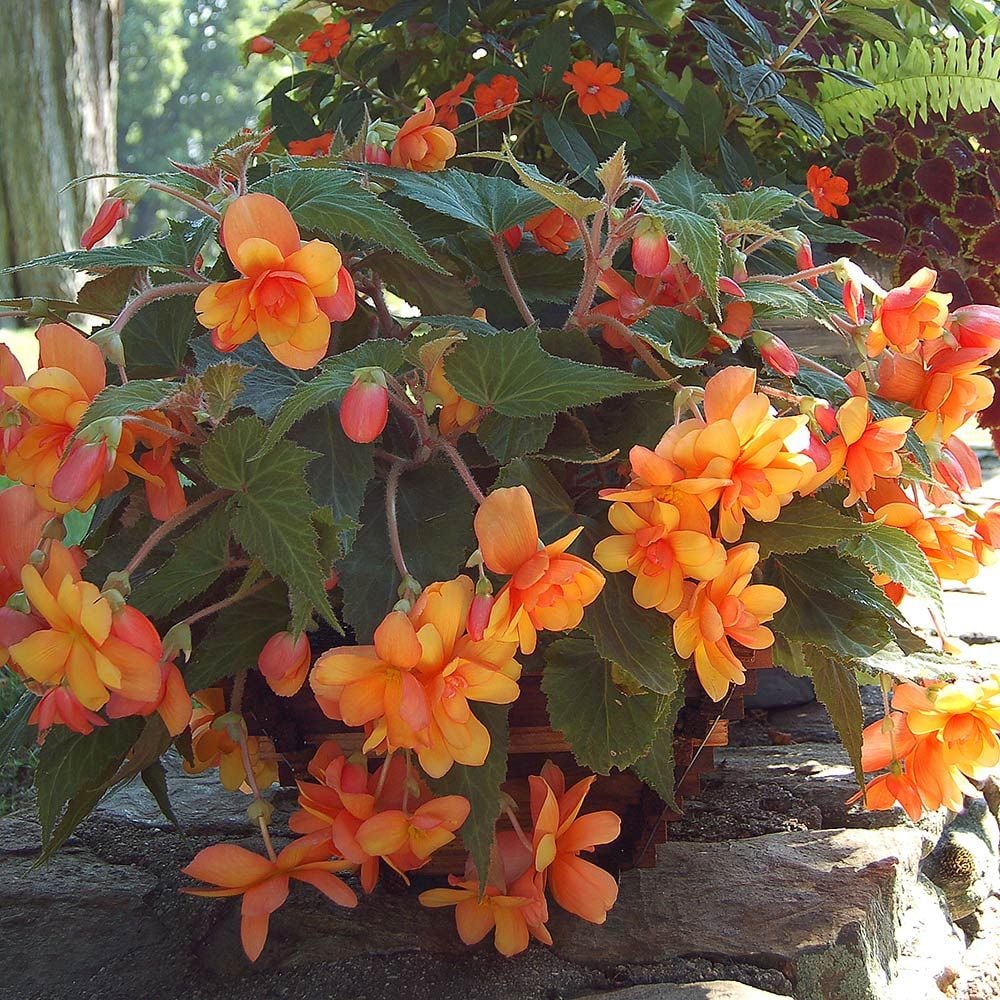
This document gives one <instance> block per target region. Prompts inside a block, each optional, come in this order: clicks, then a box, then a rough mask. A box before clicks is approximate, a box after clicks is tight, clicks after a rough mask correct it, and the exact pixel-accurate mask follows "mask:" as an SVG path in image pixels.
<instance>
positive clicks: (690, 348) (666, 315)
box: [632, 309, 708, 368]
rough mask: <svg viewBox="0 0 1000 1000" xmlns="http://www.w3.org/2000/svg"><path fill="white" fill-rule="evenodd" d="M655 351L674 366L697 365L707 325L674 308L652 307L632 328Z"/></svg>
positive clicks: (700, 361) (701, 362)
mask: <svg viewBox="0 0 1000 1000" xmlns="http://www.w3.org/2000/svg"><path fill="white" fill-rule="evenodd" d="M632 329H633V330H634V331H635V333H637V334H638V335H639V336H640V337H642V339H643V340H645V341H646V343H647V344H649V345H650V347H652V348H653V349H654V350H655V351H656V353H657V354H659V355H660V356H661V357H662V358H664V359H665V360H666V361H668V362H669V363H670V364H672V365H673V366H674V367H675V368H700V367H701V366H702V365H704V364H705V359H704V358H699V357H697V356H696V355H698V354H700V353H701V352H702V351H703V350H704V349H705V348H706V347H707V346H708V328H707V327H706V326H705V324H704V323H702V322H701V321H700V320H696V319H693V318H692V317H691V316H685V315H684V314H683V313H679V312H678V311H677V310H676V309H654V310H653V311H652V312H651V313H650V314H649V315H648V316H646V317H645V318H644V319H641V320H640V321H639V322H638V323H636V324H635V326H634V327H633V328H632Z"/></svg>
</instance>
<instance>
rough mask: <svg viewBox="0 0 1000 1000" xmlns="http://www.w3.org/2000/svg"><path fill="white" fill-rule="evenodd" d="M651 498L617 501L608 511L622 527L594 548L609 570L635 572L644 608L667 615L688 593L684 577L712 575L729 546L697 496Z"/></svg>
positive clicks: (636, 593) (635, 588)
mask: <svg viewBox="0 0 1000 1000" xmlns="http://www.w3.org/2000/svg"><path fill="white" fill-rule="evenodd" d="M685 511H686V512H687V516H686V517H683V516H682V513H681V510H680V509H679V508H678V507H677V506H676V505H675V504H671V503H666V502H664V501H661V500H649V501H647V502H645V503H637V504H634V505H630V504H628V503H622V502H620V501H619V502H617V503H614V504H612V506H611V510H610V511H609V512H608V520H609V521H610V522H611V526H612V527H613V528H614V529H615V531H617V532H618V534H616V535H611V536H610V537H609V538H605V539H602V540H601V541H600V542H598V543H597V546H596V547H595V548H594V559H595V561H596V562H597V563H599V564H600V565H601V566H602V567H603V568H604V569H606V570H607V571H608V572H609V573H620V572H622V570H628V572H629V573H631V574H632V575H633V576H634V577H635V583H634V584H633V585H632V597H633V598H634V599H635V603H636V604H638V605H639V607H641V608H656V610H657V611H662V612H663V613H664V614H670V613H671V612H673V611H676V610H677V608H678V607H679V606H680V604H681V601H682V600H683V598H684V577H686V576H690V577H693V578H694V579H696V580H711V579H712V578H713V577H714V576H717V575H718V574H719V573H720V572H722V568H723V566H725V564H726V550H725V549H724V548H723V547H722V543H721V542H718V541H716V540H715V539H714V538H712V537H711V524H710V522H709V516H708V511H707V510H705V508H704V506H703V505H702V504H701V503H700V502H699V501H698V500H697V499H693V498H692V499H691V500H689V502H688V504H687V505H686V507H685Z"/></svg>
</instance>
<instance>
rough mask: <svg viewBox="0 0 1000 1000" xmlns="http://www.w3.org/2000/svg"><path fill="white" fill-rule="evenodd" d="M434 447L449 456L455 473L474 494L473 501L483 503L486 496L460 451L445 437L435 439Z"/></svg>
mask: <svg viewBox="0 0 1000 1000" xmlns="http://www.w3.org/2000/svg"><path fill="white" fill-rule="evenodd" d="M434 447H435V448H437V449H438V450H439V451H443V452H444V453H445V454H446V455H447V456H448V460H449V461H450V462H451V464H452V465H453V466H454V467H455V471H456V472H457V473H458V474H459V475H460V476H461V477H462V482H463V483H465V486H466V488H467V489H468V491H469V492H470V493H471V494H472V499H473V500H475V501H476V503H482V502H483V501H484V500H485V499H486V494H484V493H483V491H482V490H481V489H480V488H479V483H477V482H476V480H475V478H474V477H473V475H472V470H471V469H470V468H469V467H468V466H467V465H466V464H465V459H464V458H462V456H461V455H460V454H459V451H458V449H457V448H456V447H455V446H454V445H453V444H452V443H451V442H450V441H449V440H447V438H443V437H439V438H435V440H434Z"/></svg>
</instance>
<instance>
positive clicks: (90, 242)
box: [80, 198, 128, 250]
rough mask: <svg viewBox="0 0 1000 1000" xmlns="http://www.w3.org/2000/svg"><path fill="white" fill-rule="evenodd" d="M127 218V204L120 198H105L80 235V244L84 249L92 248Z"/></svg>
mask: <svg viewBox="0 0 1000 1000" xmlns="http://www.w3.org/2000/svg"><path fill="white" fill-rule="evenodd" d="M127 218H128V204H127V203H126V202H125V201H124V200H123V199H121V198H107V199H105V202H104V204H103V205H101V207H100V208H99V209H98V210H97V215H96V216H94V221H93V222H92V223H91V224H90V225H89V226H88V227H87V229H85V230H84V233H83V235H82V236H81V237H80V246H82V247H83V248H84V250H93V249H94V247H95V246H96V245H97V243H98V242H99V241H100V240H103V239H104V237H105V236H107V235H108V233H110V232H111V230H112V229H114V228H115V226H116V225H117V224H118V223H119V222H121V221H122V219H127Z"/></svg>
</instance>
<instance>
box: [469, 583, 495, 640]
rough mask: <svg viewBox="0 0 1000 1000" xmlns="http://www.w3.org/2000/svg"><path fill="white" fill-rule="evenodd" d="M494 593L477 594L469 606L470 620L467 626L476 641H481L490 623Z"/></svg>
mask: <svg viewBox="0 0 1000 1000" xmlns="http://www.w3.org/2000/svg"><path fill="white" fill-rule="evenodd" d="M493 600H494V598H493V595H492V594H476V596H475V597H473V599H472V606H471V607H470V608H469V620H468V621H467V622H466V625H465V628H466V631H467V632H468V633H469V636H470V638H472V640H473V641H474V642H479V641H480V640H481V639H482V637H483V634H484V633H485V631H486V626H487V625H488V624H489V623H490V612H491V611H492V610H493Z"/></svg>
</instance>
